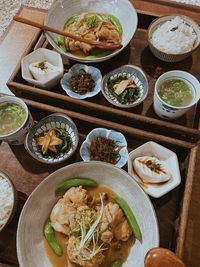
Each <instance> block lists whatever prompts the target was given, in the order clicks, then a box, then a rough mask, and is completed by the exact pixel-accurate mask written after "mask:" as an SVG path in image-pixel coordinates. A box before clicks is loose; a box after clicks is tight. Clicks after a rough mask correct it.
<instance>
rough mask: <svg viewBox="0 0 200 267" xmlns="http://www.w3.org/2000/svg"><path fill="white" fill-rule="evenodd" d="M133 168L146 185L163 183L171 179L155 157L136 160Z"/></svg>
mask: <svg viewBox="0 0 200 267" xmlns="http://www.w3.org/2000/svg"><path fill="white" fill-rule="evenodd" d="M133 166H134V169H135V171H136V173H137V174H138V176H139V177H140V178H141V179H142V180H143V181H144V182H147V183H163V182H166V181H168V180H169V179H170V178H171V174H170V172H169V171H168V170H167V168H166V167H165V166H164V165H163V164H162V163H161V161H160V160H158V159H157V158H155V157H149V156H145V157H139V158H136V159H134V161H133Z"/></svg>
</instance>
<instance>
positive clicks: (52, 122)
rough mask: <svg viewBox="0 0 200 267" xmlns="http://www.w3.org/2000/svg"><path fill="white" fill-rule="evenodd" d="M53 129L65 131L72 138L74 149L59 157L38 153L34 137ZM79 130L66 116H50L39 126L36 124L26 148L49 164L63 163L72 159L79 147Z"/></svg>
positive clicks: (27, 138)
mask: <svg viewBox="0 0 200 267" xmlns="http://www.w3.org/2000/svg"><path fill="white" fill-rule="evenodd" d="M51 128H61V129H65V130H66V132H68V134H69V136H70V137H71V141H72V147H71V148H70V150H69V151H66V152H63V153H61V154H60V155H59V156H56V157H53V156H44V155H43V154H42V153H41V152H39V151H38V146H37V145H36V142H35V140H34V137H36V136H38V135H41V134H42V133H43V132H46V131H47V130H49V129H51ZM78 140H79V137H78V130H77V128H76V125H75V124H74V122H73V121H72V120H71V119H70V118H69V117H68V116H67V115H65V114H60V113H55V114H52V115H50V116H47V117H45V118H43V119H42V120H41V121H39V122H38V123H37V124H35V125H34V126H33V127H32V128H31V130H30V132H29V133H28V134H27V136H26V140H25V148H26V150H27V151H28V153H29V154H30V155H31V156H32V157H33V158H35V159H37V160H39V161H41V162H43V163H48V164H56V163H60V162H63V161H64V160H66V159H68V158H70V157H71V156H72V155H73V153H74V152H75V150H76V148H77V146H78Z"/></svg>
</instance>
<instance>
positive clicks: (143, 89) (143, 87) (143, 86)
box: [101, 65, 149, 108]
mask: <svg viewBox="0 0 200 267" xmlns="http://www.w3.org/2000/svg"><path fill="white" fill-rule="evenodd" d="M124 75H126V77H128V78H129V79H130V80H132V81H134V83H135V84H136V85H137V86H138V87H139V90H140V97H139V98H138V99H137V100H136V101H134V102H132V103H127V104H121V103H120V102H119V101H118V99H117V98H116V97H115V96H114V95H113V94H112V93H111V92H110V90H109V89H108V81H109V79H111V80H113V79H115V78H116V77H118V76H124ZM148 88H149V85H148V80H147V78H146V75H145V73H144V72H143V70H142V69H140V68H139V67H137V66H135V65H123V66H121V67H119V68H117V69H114V70H112V71H111V72H109V73H107V74H106V75H105V76H104V77H103V80H102V89H101V91H102V93H103V95H104V97H105V98H106V100H107V101H108V102H110V103H111V104H112V105H114V106H116V107H119V108H133V107H136V106H138V105H139V104H141V103H142V102H143V101H144V100H145V98H146V97H147V94H148Z"/></svg>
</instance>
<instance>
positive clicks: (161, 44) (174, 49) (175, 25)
mask: <svg viewBox="0 0 200 267" xmlns="http://www.w3.org/2000/svg"><path fill="white" fill-rule="evenodd" d="M196 38H197V35H196V33H195V31H194V29H193V27H191V26H189V25H188V24H186V22H185V21H184V20H183V19H182V18H181V17H179V16H177V17H175V18H174V19H172V20H169V21H166V22H165V23H163V24H162V25H161V26H159V27H158V28H157V29H156V30H155V31H154V32H153V34H152V44H153V45H154V46H155V47H156V48H157V49H158V50H161V51H162V52H165V53H168V54H182V53H186V52H189V51H191V50H192V49H193V47H194V43H195V40H196Z"/></svg>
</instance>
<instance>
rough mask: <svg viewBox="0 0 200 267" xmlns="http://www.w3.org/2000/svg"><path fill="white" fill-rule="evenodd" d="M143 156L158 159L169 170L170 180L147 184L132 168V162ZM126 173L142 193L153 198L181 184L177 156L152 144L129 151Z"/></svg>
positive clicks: (148, 143)
mask: <svg viewBox="0 0 200 267" xmlns="http://www.w3.org/2000/svg"><path fill="white" fill-rule="evenodd" d="M143 156H154V157H156V158H158V159H159V160H160V161H161V162H162V163H163V165H164V166H165V167H166V168H167V169H168V170H169V172H170V173H171V175H172V178H171V179H170V180H169V181H167V182H165V183H160V184H147V183H144V182H143V181H142V179H141V178H140V177H139V176H138V175H137V173H136V172H135V170H134V167H133V160H134V159H135V158H138V157H143ZM128 173H129V174H130V175H131V176H132V177H133V178H134V179H135V180H136V181H137V182H138V184H139V185H140V186H141V187H142V188H143V189H144V191H145V192H146V193H147V194H148V195H150V196H152V197H155V198H158V197H161V196H163V195H165V194H167V193H168V192H169V191H171V190H172V189H174V188H175V187H177V186H178V185H179V184H180V182H181V175H180V170H179V164H178V159H177V156H176V154H175V153H174V152H172V151H171V150H169V149H168V148H165V147H163V146H161V145H159V144H157V143H154V142H147V143H145V144H144V145H142V146H140V147H138V148H136V149H135V150H133V151H131V152H130V153H129V156H128Z"/></svg>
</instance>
